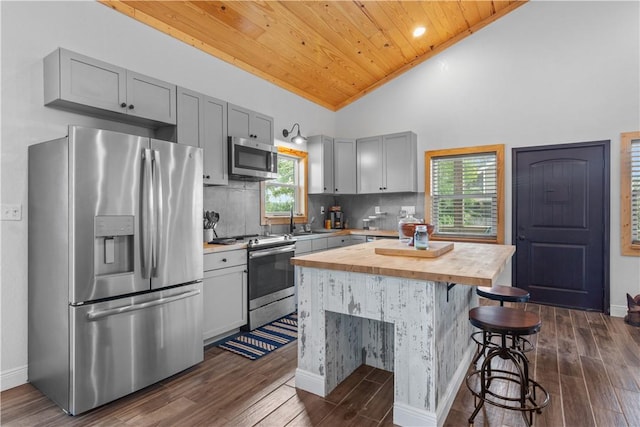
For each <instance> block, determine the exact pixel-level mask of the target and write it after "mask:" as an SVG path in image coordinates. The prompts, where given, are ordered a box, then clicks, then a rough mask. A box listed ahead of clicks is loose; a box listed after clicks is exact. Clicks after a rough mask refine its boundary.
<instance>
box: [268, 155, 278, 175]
mask: <svg viewBox="0 0 640 427" xmlns="http://www.w3.org/2000/svg"><path fill="white" fill-rule="evenodd" d="M269 157H271V165H270V167H269V170H270V171H271V172H277V170H276V165H277V164H278V153H273V152H272V153H271V156H269Z"/></svg>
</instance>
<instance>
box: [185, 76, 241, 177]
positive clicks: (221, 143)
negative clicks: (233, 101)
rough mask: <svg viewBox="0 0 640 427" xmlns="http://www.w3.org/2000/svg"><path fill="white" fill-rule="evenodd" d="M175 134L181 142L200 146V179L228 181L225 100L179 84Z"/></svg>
mask: <svg viewBox="0 0 640 427" xmlns="http://www.w3.org/2000/svg"><path fill="white" fill-rule="evenodd" d="M177 93H178V94H177V98H178V107H177V109H178V120H177V126H176V127H175V132H176V135H175V137H173V138H172V140H175V141H176V142H178V143H180V144H188V145H192V146H194V147H200V148H202V150H203V162H202V174H203V175H202V180H203V183H204V184H205V185H227V184H228V183H229V175H228V159H227V150H228V146H227V139H226V138H227V103H226V101H222V100H220V99H216V98H213V97H211V96H207V95H204V94H201V93H198V92H195V91H192V90H189V89H185V88H182V87H179V88H178V89H177Z"/></svg>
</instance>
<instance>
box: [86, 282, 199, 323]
mask: <svg viewBox="0 0 640 427" xmlns="http://www.w3.org/2000/svg"><path fill="white" fill-rule="evenodd" d="M199 293H200V290H199V289H194V290H192V291H186V292H182V293H181V294H178V295H173V296H170V297H163V298H158V299H156V300H153V301H147V302H143V303H140V304H131V305H124V306H120V307H114V308H109V309H106V310H98V311H90V312H89V313H87V320H100V319H103V318H105V317H109V316H113V315H116V314H122V313H128V312H130V311H137V310H144V309H145V308H149V307H155V306H157V305H162V304H168V303H170V302H174V301H179V300H181V299H185V298H191V297H193V296H196V295H198V294H199Z"/></svg>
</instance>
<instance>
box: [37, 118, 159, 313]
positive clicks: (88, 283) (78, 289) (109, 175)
mask: <svg viewBox="0 0 640 427" xmlns="http://www.w3.org/2000/svg"><path fill="white" fill-rule="evenodd" d="M68 138H69V142H68V144H69V148H68V149H69V182H68V185H67V187H66V189H65V190H66V191H68V192H69V197H70V200H69V204H70V212H69V215H70V218H69V224H70V225H69V226H68V227H65V228H68V229H69V237H70V244H71V248H70V250H71V262H72V265H70V266H69V268H70V273H71V277H70V280H71V283H70V284H69V285H70V286H69V301H70V302H72V303H79V302H85V301H92V300H96V299H101V298H109V297H113V296H115V295H124V294H129V293H135V292H142V291H145V290H148V289H149V281H148V280H147V279H145V277H144V276H143V274H142V271H141V270H139V269H135V270H134V271H132V272H131V273H130V274H123V275H119V276H114V277H110V276H99V275H96V274H95V259H94V252H93V251H92V250H90V248H92V247H94V245H95V233H94V223H95V217H96V216H99V215H133V216H135V217H139V215H140V214H139V210H140V187H141V186H140V185H136V183H138V182H140V176H141V170H140V168H141V165H142V158H141V156H142V152H143V150H144V149H145V148H148V146H149V139H148V138H144V137H141V136H134V135H127V134H122V133H117V132H109V131H103V130H96V129H90V128H84V127H79V126H70V127H69V137H68ZM34 150H37V148H35V149H34ZM43 161H44V162H46V159H43ZM40 167H42V165H41V164H38V165H34V171H33V172H34V173H37V170H38V168H40ZM42 185H44V186H45V187H49V186H48V185H47V184H46V183H43V184H42ZM30 220H31V219H30ZM44 220H46V219H44ZM136 222H137V223H136V224H135V226H136V228H135V229H134V236H136V235H140V228H139V227H140V222H139V221H136ZM48 240H49V239H48ZM134 240H137V239H134ZM132 252H133V257H134V258H133V265H136V266H137V265H140V263H141V261H142V260H141V258H140V254H141V250H140V247H139V242H135V241H134V242H133V250H132ZM30 264H31V263H30Z"/></svg>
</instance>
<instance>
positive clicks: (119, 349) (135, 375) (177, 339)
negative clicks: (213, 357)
mask: <svg viewBox="0 0 640 427" xmlns="http://www.w3.org/2000/svg"><path fill="white" fill-rule="evenodd" d="M69 309H70V311H71V312H70V318H71V321H72V323H71V328H72V337H71V354H72V355H74V356H73V357H72V359H71V361H70V363H71V377H70V381H71V384H70V385H71V387H70V390H69V408H68V411H69V412H70V413H71V414H74V415H75V414H79V413H81V412H84V411H87V410H89V409H92V408H95V407H97V406H100V405H102V404H105V403H107V402H110V401H112V400H115V399H117V398H119V397H122V396H125V395H127V394H129V393H131V392H134V391H136V390H140V389H142V388H144V387H146V386H148V385H151V384H153V383H156V382H158V381H160V380H162V379H164V378H167V377H169V376H171V375H173V374H176V373H178V372H180V371H182V370H184V369H187V368H189V367H190V366H193V365H195V364H197V363H199V362H201V361H202V360H203V346H202V283H201V282H199V283H196V284H192V285H186V286H179V287H176V288H172V289H169V290H164V291H159V292H153V293H150V294H145V295H140V296H136V297H130V298H120V299H117V300H112V301H108V302H102V303H97V304H87V305H86V306H79V307H70V308H69ZM65 409H67V408H65Z"/></svg>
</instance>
